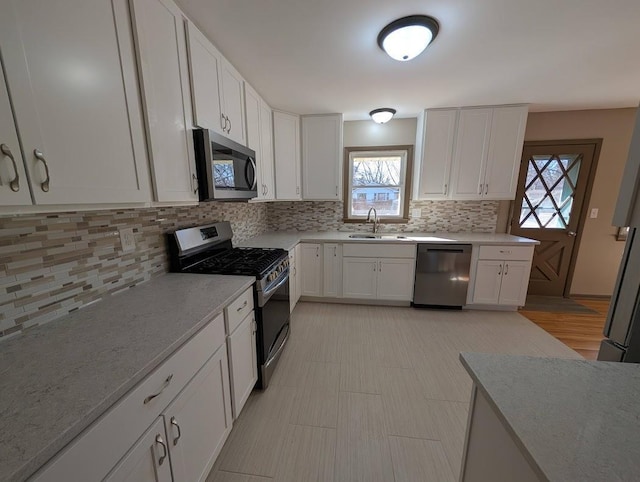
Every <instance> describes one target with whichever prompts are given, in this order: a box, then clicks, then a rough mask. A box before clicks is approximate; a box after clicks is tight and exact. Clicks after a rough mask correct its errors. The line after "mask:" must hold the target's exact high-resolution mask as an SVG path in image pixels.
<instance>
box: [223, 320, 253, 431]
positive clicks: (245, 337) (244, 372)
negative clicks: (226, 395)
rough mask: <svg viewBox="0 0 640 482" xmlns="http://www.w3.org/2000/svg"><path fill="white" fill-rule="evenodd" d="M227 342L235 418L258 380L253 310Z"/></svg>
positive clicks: (232, 405)
mask: <svg viewBox="0 0 640 482" xmlns="http://www.w3.org/2000/svg"><path fill="white" fill-rule="evenodd" d="M227 343H228V345H229V373H230V374H231V407H232V409H233V419H234V420H235V419H236V418H238V415H240V412H241V411H242V407H244V404H245V403H246V401H247V399H248V398H249V395H251V390H253V387H254V386H255V384H256V381H258V362H257V355H256V321H255V315H254V313H253V312H251V313H250V314H249V315H248V316H247V317H246V318H245V319H244V321H243V322H242V323H241V324H240V326H238V327H237V328H236V330H235V331H234V332H233V333H232V334H231V335H230V336H229V338H227Z"/></svg>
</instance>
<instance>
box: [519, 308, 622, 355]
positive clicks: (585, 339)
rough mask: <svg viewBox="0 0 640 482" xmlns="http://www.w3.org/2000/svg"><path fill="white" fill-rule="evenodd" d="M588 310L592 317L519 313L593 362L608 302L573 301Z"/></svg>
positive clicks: (598, 347)
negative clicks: (591, 312)
mask: <svg viewBox="0 0 640 482" xmlns="http://www.w3.org/2000/svg"><path fill="white" fill-rule="evenodd" d="M573 300H574V301H576V302H578V303H580V304H581V305H584V306H586V307H587V308H591V309H592V310H594V311H595V312H596V313H594V314H582V313H580V314H578V313H557V312H553V311H525V310H520V311H519V313H520V314H521V315H523V316H525V317H526V318H528V319H529V320H531V321H533V322H534V323H535V324H537V325H538V326H540V327H541V328H542V329H543V330H545V331H547V332H548V333H550V334H551V335H553V336H555V337H556V338H557V339H558V340H560V341H561V342H563V343H564V344H566V345H567V346H568V347H570V348H572V349H574V350H575V351H577V352H578V353H580V354H581V355H582V356H583V357H585V358H586V359H588V360H595V359H596V358H597V356H598V350H599V349H600V342H601V341H602V339H603V335H602V330H603V328H604V323H605V320H606V318H607V311H608V310H609V302H610V300H609V299H595V298H573Z"/></svg>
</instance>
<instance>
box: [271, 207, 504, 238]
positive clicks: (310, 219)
mask: <svg viewBox="0 0 640 482" xmlns="http://www.w3.org/2000/svg"><path fill="white" fill-rule="evenodd" d="M409 204H410V205H409V213H411V211H412V210H413V209H420V210H421V216H420V217H418V218H413V217H410V219H409V222H408V223H403V224H382V225H381V226H380V230H381V231H383V232H384V231H400V232H434V231H440V232H443V231H444V232H449V233H459V232H474V233H494V232H495V231H496V223H497V221H498V207H499V205H500V201H411V202H410V203H409ZM267 213H268V216H267V219H268V222H269V230H270V231H296V230H297V231H349V232H353V231H370V230H371V225H370V224H369V225H364V224H358V223H343V222H342V219H343V203H342V201H295V202H276V203H270V204H269V205H268V208H267Z"/></svg>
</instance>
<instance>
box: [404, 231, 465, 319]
mask: <svg viewBox="0 0 640 482" xmlns="http://www.w3.org/2000/svg"><path fill="white" fill-rule="evenodd" d="M470 266H471V245H469V244H430V243H421V244H418V257H417V258H416V280H415V286H414V292H413V305H414V306H442V307H449V308H461V307H462V306H463V305H465V304H466V303H467V288H468V286H469V267H470Z"/></svg>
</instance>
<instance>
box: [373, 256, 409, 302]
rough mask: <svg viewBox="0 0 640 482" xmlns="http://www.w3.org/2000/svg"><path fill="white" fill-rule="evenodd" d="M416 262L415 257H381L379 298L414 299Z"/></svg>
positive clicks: (379, 261) (379, 263) (379, 265)
mask: <svg viewBox="0 0 640 482" xmlns="http://www.w3.org/2000/svg"><path fill="white" fill-rule="evenodd" d="M415 263H416V262H415V260H414V259H399V258H381V259H379V260H378V289H377V295H378V299H380V300H398V301H411V300H412V299H413V283H414V270H415Z"/></svg>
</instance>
